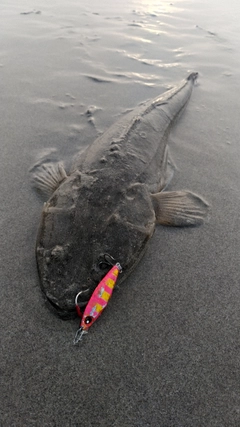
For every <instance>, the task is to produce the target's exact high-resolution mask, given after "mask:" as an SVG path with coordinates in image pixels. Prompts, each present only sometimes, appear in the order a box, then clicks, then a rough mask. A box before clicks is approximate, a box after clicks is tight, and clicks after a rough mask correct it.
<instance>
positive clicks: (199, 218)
mask: <svg viewBox="0 0 240 427" xmlns="http://www.w3.org/2000/svg"><path fill="white" fill-rule="evenodd" d="M151 197H152V202H153V206H154V210H155V215H156V222H157V223H159V224H162V225H171V226H176V227H184V226H194V225H199V224H201V223H202V222H203V221H204V219H205V218H206V216H207V214H208V204H207V203H206V202H205V201H204V200H203V199H202V198H201V197H199V196H197V195H196V194H193V193H190V192H188V191H165V192H161V193H156V194H152V196H151Z"/></svg>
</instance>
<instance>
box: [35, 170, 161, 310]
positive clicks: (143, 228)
mask: <svg viewBox="0 0 240 427" xmlns="http://www.w3.org/2000/svg"><path fill="white" fill-rule="evenodd" d="M100 184H101V185H100ZM100 184H99V180H94V179H90V178H87V179H86V180H85V182H83V180H82V179H80V178H79V177H78V176H77V175H75V176H71V177H69V178H68V179H67V180H66V181H65V182H64V183H63V184H62V185H61V186H60V187H59V188H58V189H57V190H56V191H55V193H54V194H53V196H52V197H51V198H50V199H49V201H48V202H47V203H46V204H45V205H44V208H43V211H42V219H41V224H40V227H39V233H38V238H37V245H36V257H37V265H38V272H39V277H40V282H41V288H42V290H43V292H44V294H45V296H46V298H47V300H48V301H49V302H50V303H51V306H53V307H54V308H55V309H56V311H57V313H58V314H59V315H60V316H61V317H65V318H70V317H73V316H75V315H76V309H75V297H76V295H77V294H78V293H79V292H81V294H80V296H79V297H78V304H79V305H80V307H81V306H85V305H86V303H87V302H88V300H89V298H90V297H91V294H92V292H93V291H94V289H95V288H96V286H97V285H98V284H99V282H100V281H101V280H102V278H103V277H104V276H105V275H106V274H107V273H108V271H109V270H110V268H111V265H112V263H113V262H114V261H116V262H119V263H120V264H121V266H122V267H123V273H122V274H121V276H120V280H119V282H120V281H122V280H124V279H125V277H126V276H127V275H128V274H129V272H130V271H131V270H132V268H133V267H134V265H135V264H137V262H138V261H139V257H140V254H141V253H142V251H143V249H144V247H145V246H146V243H147V241H148V240H149V238H150V237H151V235H152V233H153V229H154V224H155V216H154V213H153V211H152V212H151V210H150V204H149V203H150V202H149V200H145V198H144V195H141V196H140V194H139V189H134V190H132V189H131V191H130V193H129V191H128V192H126V191H117V190H116V189H114V191H113V188H112V186H110V185H109V180H108V184H107V183H106V182H105V185H104V186H103V185H102V183H100ZM134 197H135V198H136V200H134ZM137 200H138V203H137ZM139 203H140V205H139V206H138V204H139ZM140 207H141V209H140ZM133 208H134V209H133ZM139 212H141V213H139ZM149 212H150V213H149ZM144 215H145V217H144V218H143V216H144ZM143 219H144V220H143ZM106 254H107V256H106Z"/></svg>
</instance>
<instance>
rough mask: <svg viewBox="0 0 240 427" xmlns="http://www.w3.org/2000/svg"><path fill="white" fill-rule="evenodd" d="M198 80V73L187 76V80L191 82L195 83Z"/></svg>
mask: <svg viewBox="0 0 240 427" xmlns="http://www.w3.org/2000/svg"><path fill="white" fill-rule="evenodd" d="M197 78H198V72H193V73H191V74H189V76H188V77H187V80H192V82H195V80H196V79H197Z"/></svg>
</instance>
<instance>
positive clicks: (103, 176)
mask: <svg viewBox="0 0 240 427" xmlns="http://www.w3.org/2000/svg"><path fill="white" fill-rule="evenodd" d="M196 78H197V73H191V74H190V75H189V76H188V77H187V78H186V79H185V80H183V81H182V82H181V83H180V84H179V85H178V86H176V87H174V88H173V89H171V90H169V91H167V92H165V93H164V94H163V95H161V96H159V97H157V98H155V99H154V100H151V101H147V102H145V103H143V104H141V105H140V106H138V107H136V108H135V109H134V110H133V111H131V112H129V113H127V114H126V115H125V116H123V117H122V118H120V120H118V121H117V122H116V123H115V124H114V125H112V126H111V127H110V128H109V129H108V130H107V131H106V132H105V133H104V134H103V135H101V136H100V137H99V138H97V139H96V140H95V142H93V144H91V145H90V146H89V147H88V148H87V149H86V150H85V151H84V152H83V153H82V154H81V155H80V157H79V159H78V161H77V163H76V164H75V165H74V166H73V167H72V171H71V172H70V173H69V174H67V173H66V172H65V170H64V167H63V165H62V164H57V165H43V166H42V167H41V168H40V169H39V171H38V172H37V173H36V175H35V177H34V180H35V184H36V186H37V187H38V188H39V189H40V190H41V191H42V192H44V193H45V194H48V196H49V199H48V201H47V202H46V203H45V204H44V206H43V210H42V216H41V222H40V227H39V231H38V237H37V242H36V257H37V265H38V271H39V276H40V282H41V288H42V290H43V292H44V294H45V296H46V298H47V300H48V301H49V302H50V303H51V305H52V306H53V307H54V308H55V309H56V311H57V312H58V314H59V315H60V316H62V317H66V318H67V317H71V316H72V315H75V297H76V295H77V294H78V293H79V292H80V291H82V294H81V295H82V301H81V304H82V305H84V304H85V305H86V303H87V301H88V300H89V298H90V296H91V294H92V293H93V291H94V289H95V288H96V286H97V285H98V284H99V282H100V281H101V279H102V278H103V277H104V276H105V275H106V273H107V271H108V270H109V259H111V257H113V258H114V259H116V260H117V261H119V262H120V264H121V266H122V274H121V280H120V282H122V281H123V280H124V279H125V278H126V277H127V276H128V275H129V273H131V271H132V270H133V269H134V268H135V267H136V265H137V263H138V262H139V260H140V259H141V256H142V254H143V253H144V251H145V249H146V245H147V243H148V242H149V240H150V238H151V237H152V235H153V232H154V229H155V225H156V224H163V225H170V226H189V225H190V226H191V225H197V224H200V223H202V222H203V220H204V218H205V216H206V214H207V211H208V205H207V203H206V202H205V201H204V200H203V199H202V198H201V197H199V196H197V195H195V194H193V193H191V192H187V191H173V192H170V191H163V190H164V189H165V187H166V184H167V183H168V181H169V177H170V175H171V173H169V167H168V166H169V165H168V164H169V162H168V148H167V139H168V134H169V131H170V129H171V126H172V124H173V122H174V120H175V119H176V117H177V116H178V115H179V113H180V112H181V111H182V110H183V108H184V107H185V105H186V103H187V101H188V99H189V97H190V95H191V92H192V88H193V86H194V81H195V80H196ZM106 254H109V255H110V256H109V255H106Z"/></svg>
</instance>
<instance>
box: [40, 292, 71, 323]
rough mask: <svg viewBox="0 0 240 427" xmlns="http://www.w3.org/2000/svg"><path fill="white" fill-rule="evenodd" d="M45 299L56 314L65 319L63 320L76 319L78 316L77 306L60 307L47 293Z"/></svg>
mask: <svg viewBox="0 0 240 427" xmlns="http://www.w3.org/2000/svg"><path fill="white" fill-rule="evenodd" d="M45 299H46V304H47V306H48V308H49V309H50V310H51V311H52V312H53V313H54V314H56V315H57V316H58V317H60V318H61V319H63V320H70V319H75V318H76V317H77V311H76V308H75V307H73V308H68V309H64V308H61V307H59V305H58V304H56V303H55V302H53V301H52V300H51V299H50V298H48V297H47V296H46V295H45Z"/></svg>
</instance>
